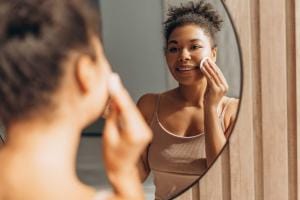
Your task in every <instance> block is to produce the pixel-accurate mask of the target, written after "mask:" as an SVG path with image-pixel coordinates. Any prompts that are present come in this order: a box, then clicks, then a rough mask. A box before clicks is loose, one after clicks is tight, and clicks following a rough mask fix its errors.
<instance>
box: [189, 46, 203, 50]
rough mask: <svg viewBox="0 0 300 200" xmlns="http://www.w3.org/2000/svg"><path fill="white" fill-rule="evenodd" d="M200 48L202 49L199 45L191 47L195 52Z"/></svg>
mask: <svg viewBox="0 0 300 200" xmlns="http://www.w3.org/2000/svg"><path fill="white" fill-rule="evenodd" d="M200 48H202V46H200V45H193V46H192V47H191V49H192V50H196V49H200Z"/></svg>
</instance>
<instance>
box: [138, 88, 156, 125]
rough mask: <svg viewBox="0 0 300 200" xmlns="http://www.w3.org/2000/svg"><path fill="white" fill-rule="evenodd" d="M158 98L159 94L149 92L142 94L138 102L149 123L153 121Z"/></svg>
mask: <svg viewBox="0 0 300 200" xmlns="http://www.w3.org/2000/svg"><path fill="white" fill-rule="evenodd" d="M157 98H158V94H154V93H148V94H144V95H143V96H141V97H140V99H139V100H138V102H137V107H138V108H139V110H140V112H141V113H142V115H143V117H144V118H145V120H146V121H147V123H148V124H149V123H150V122H151V119H152V116H153V113H154V111H155V106H156V102H157Z"/></svg>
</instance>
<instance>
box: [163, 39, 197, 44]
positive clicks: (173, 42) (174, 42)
mask: <svg viewBox="0 0 300 200" xmlns="http://www.w3.org/2000/svg"><path fill="white" fill-rule="evenodd" d="M197 41H200V42H203V41H202V40H201V39H191V40H190V42H197ZM168 44H178V42H177V41H176V40H170V41H169V42H168Z"/></svg>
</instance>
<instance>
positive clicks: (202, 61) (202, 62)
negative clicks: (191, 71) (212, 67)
mask: <svg viewBox="0 0 300 200" xmlns="http://www.w3.org/2000/svg"><path fill="white" fill-rule="evenodd" d="M207 59H209V57H208V56H206V57H204V58H202V60H201V62H200V69H202V67H203V64H204V61H205V60H207Z"/></svg>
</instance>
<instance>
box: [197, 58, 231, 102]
mask: <svg viewBox="0 0 300 200" xmlns="http://www.w3.org/2000/svg"><path fill="white" fill-rule="evenodd" d="M200 70H201V72H202V73H203V74H204V75H205V77H206V79H207V89H206V92H205V101H204V103H205V105H207V106H214V107H216V106H218V104H219V102H220V101H221V99H222V97H223V96H224V95H225V94H226V93H227V91H228V88H229V87H228V84H227V81H226V79H225V77H224V75H223V73H222V71H221V70H220V69H219V67H218V66H217V65H216V64H215V63H214V62H213V61H212V60H211V59H210V58H207V59H205V61H203V64H202V66H200Z"/></svg>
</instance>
